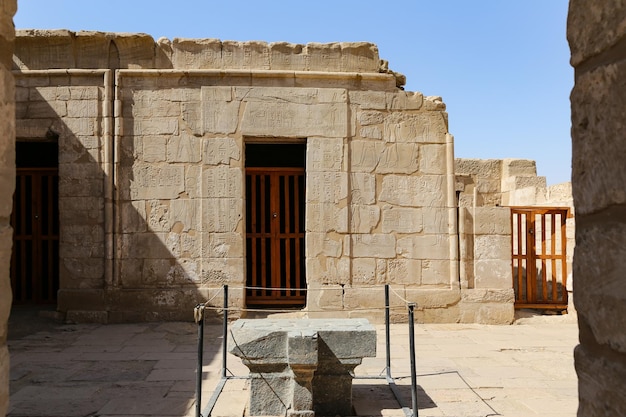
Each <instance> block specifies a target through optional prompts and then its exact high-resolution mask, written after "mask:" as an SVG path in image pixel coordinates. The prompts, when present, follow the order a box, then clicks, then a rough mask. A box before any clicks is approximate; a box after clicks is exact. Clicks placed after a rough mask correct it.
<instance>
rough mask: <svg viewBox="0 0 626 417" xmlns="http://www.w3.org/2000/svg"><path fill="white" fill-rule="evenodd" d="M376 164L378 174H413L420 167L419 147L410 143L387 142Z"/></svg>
mask: <svg viewBox="0 0 626 417" xmlns="http://www.w3.org/2000/svg"><path fill="white" fill-rule="evenodd" d="M381 151H382V152H381V154H380V158H379V160H378V165H377V166H376V173H378V174H390V173H396V174H413V173H415V172H417V170H418V168H419V166H418V165H419V158H418V147H417V146H415V145H413V144H408V143H393V144H386V145H385V146H384V147H382V148H381Z"/></svg>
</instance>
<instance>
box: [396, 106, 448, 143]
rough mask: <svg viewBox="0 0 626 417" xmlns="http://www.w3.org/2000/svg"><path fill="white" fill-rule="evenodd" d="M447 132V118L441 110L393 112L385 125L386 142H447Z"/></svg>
mask: <svg viewBox="0 0 626 417" xmlns="http://www.w3.org/2000/svg"><path fill="white" fill-rule="evenodd" d="M447 133H448V124H447V120H446V118H445V117H444V116H443V114H442V113H441V112H419V113H408V114H407V113H405V112H393V113H390V114H389V116H388V117H387V119H386V120H385V125H384V139H385V141H386V142H404V143H445V141H446V134H447Z"/></svg>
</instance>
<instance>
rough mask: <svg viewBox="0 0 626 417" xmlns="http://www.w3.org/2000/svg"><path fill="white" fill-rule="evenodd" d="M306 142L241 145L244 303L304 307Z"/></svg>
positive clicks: (257, 305)
mask: <svg viewBox="0 0 626 417" xmlns="http://www.w3.org/2000/svg"><path fill="white" fill-rule="evenodd" d="M305 161H306V144H305V143H297V144H256V143H248V144H246V286H247V287H248V289H247V290H246V305H247V306H248V307H273V306H277V307H303V306H304V305H305V303H306V296H305V291H304V290H305V289H306V276H305V252H304V234H305V233H304V230H305V229H304V227H305V222H304V219H305V217H304V216H305V203H304V202H305Z"/></svg>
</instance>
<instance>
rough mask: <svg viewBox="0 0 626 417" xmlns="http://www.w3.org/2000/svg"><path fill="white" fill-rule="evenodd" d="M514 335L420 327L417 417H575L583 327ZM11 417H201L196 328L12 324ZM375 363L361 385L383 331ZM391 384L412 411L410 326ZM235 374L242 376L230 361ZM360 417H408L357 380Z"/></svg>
mask: <svg viewBox="0 0 626 417" xmlns="http://www.w3.org/2000/svg"><path fill="white" fill-rule="evenodd" d="M516 323H517V324H515V325H511V326H485V325H462V324H446V325H443V324H441V325H432V324H430V325H421V324H419V325H416V328H415V336H416V341H415V342H416V352H417V355H416V363H417V374H418V376H417V382H418V385H419V395H418V405H419V416H420V417H430V416H433V417H435V416H457V417H463V416H476V417H478V416H483V417H484V416H500V415H502V416H511V417H529V416H540V415H541V416H551V417H557V416H558V417H565V416H575V415H576V409H577V405H578V400H577V381H576V374H575V371H574V362H573V357H572V351H573V348H574V346H575V345H576V344H577V343H578V340H577V339H578V330H577V325H576V323H575V322H574V320H572V318H571V317H567V316H553V317H546V316H538V317H529V318H525V319H522V320H519V321H517V322H516ZM9 326H10V330H9V333H10V334H9V349H10V352H11V381H10V389H11V402H10V406H9V414H8V415H9V416H11V417H18V416H20V417H23V416H28V417H36V416H37V417H79V416H80V417H83V416H94V417H95V416H100V417H105V416H106V417H114V416H115V417H131V416H133V417H136V416H194V415H195V367H196V360H197V359H196V358H197V326H196V325H195V324H194V323H179V322H178V323H141V324H120V325H96V324H60V323H57V322H55V321H54V320H51V319H46V318H45V317H41V315H39V314H27V313H24V312H20V311H15V310H14V312H13V313H12V316H11V319H10V321H9ZM205 329H206V330H205V337H206V340H205V349H204V352H205V353H204V355H205V356H204V359H205V360H204V362H203V378H204V383H203V393H202V403H203V407H204V404H206V402H207V401H208V400H209V397H210V396H211V394H212V391H213V389H214V388H215V386H216V385H217V383H218V381H219V377H220V369H221V357H222V354H221V343H222V338H221V332H222V329H221V326H220V325H207V326H206V328H205ZM377 330H378V356H377V357H376V358H366V359H365V360H364V362H363V364H362V365H360V366H359V367H357V368H356V374H357V376H378V375H381V374H382V373H384V367H385V359H384V356H385V344H384V326H377ZM391 334H392V337H391V339H392V342H391V362H392V375H393V376H394V378H397V379H396V381H397V385H398V388H399V391H400V393H401V395H402V398H403V399H404V401H405V405H407V406H409V407H410V402H411V391H410V377H409V376H410V371H409V369H410V368H409V364H410V362H409V355H408V351H409V348H408V346H409V343H408V325H407V324H394V325H392V328H391ZM228 370H229V372H231V373H232V374H234V375H241V376H243V375H246V373H247V368H245V367H244V366H243V365H242V364H241V362H240V360H239V359H238V358H236V357H234V356H231V355H229V356H228ZM247 396H248V391H247V388H246V381H245V380H244V379H229V380H228V382H227V383H226V385H225V387H224V390H223V392H222V394H221V395H220V396H219V399H218V402H217V404H216V406H215V408H214V410H213V414H212V415H213V416H242V415H243V414H244V412H245V405H246V399H247ZM353 399H354V408H355V415H358V416H399V417H402V416H404V413H403V411H402V408H401V406H400V404H398V402H397V401H396V400H395V397H394V396H393V395H392V392H391V390H390V389H389V388H388V386H387V385H386V382H385V381H384V380H380V379H356V380H355V382H354V388H353Z"/></svg>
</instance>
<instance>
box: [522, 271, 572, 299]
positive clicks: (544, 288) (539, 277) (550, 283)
mask: <svg viewBox="0 0 626 417" xmlns="http://www.w3.org/2000/svg"><path fill="white" fill-rule="evenodd" d="M519 274H520V269H519V268H518V267H514V268H513V290H514V291H515V299H516V300H519V301H522V302H524V301H525V302H529V303H533V302H539V303H541V302H548V303H549V302H555V301H557V300H567V289H566V288H565V286H563V283H562V282H561V281H559V280H558V278H556V277H552V275H551V274H550V273H549V271H547V272H546V281H545V283H544V276H543V275H544V269H542V268H538V269H537V271H536V272H535V275H536V276H535V284H534V286H533V289H534V293H532V294H531V293H529V289H528V287H529V285H528V284H529V282H528V277H527V273H526V268H521V276H520V275H519ZM520 278H521V285H520V281H519V279H520ZM555 286H556V298H555V297H554V294H555V292H554V291H555Z"/></svg>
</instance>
